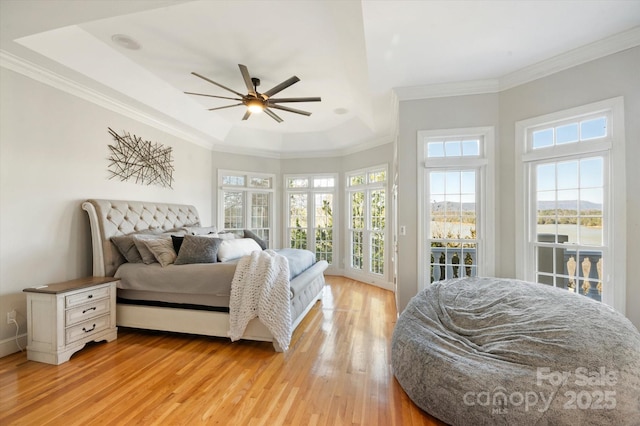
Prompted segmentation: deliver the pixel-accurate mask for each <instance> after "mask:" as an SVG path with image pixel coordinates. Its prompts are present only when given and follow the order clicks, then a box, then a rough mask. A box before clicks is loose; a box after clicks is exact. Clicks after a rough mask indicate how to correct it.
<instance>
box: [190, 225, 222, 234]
mask: <svg viewBox="0 0 640 426" xmlns="http://www.w3.org/2000/svg"><path fill="white" fill-rule="evenodd" d="M181 229H182V230H184V231H185V232H186V233H187V234H190V235H206V234H211V233H214V234H215V233H216V232H218V228H216V227H215V226H185V227H184V228H181Z"/></svg>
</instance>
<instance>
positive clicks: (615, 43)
mask: <svg viewBox="0 0 640 426" xmlns="http://www.w3.org/2000/svg"><path fill="white" fill-rule="evenodd" d="M639 45H640V27H634V28H632V29H630V30H627V31H624V32H621V33H618V34H615V35H613V36H611V37H607V38H604V39H602V40H598V41H595V42H593V43H590V44H587V45H584V46H581V47H578V48H576V49H573V50H570V51H568V52H565V53H562V54H560V55H556V56H554V57H552V58H549V59H546V60H544V61H541V62H538V63H536V64H533V65H530V66H528V67H525V68H522V69H520V70H517V71H514V72H512V73H509V74H506V75H503V76H502V77H500V79H499V81H500V91H503V90H507V89H511V88H513V87H516V86H520V85H522V84H525V83H529V82H531V81H534V80H537V79H539V78H542V77H547V76H549V75H552V74H555V73H557V72H560V71H564V70H566V69H569V68H572V67H575V66H578V65H582V64H584V63H587V62H590V61H594V60H596V59H599V58H603V57H605V56H609V55H613V54H614V53H618V52H621V51H623V50H627V49H631V48H633V47H636V46H639Z"/></svg>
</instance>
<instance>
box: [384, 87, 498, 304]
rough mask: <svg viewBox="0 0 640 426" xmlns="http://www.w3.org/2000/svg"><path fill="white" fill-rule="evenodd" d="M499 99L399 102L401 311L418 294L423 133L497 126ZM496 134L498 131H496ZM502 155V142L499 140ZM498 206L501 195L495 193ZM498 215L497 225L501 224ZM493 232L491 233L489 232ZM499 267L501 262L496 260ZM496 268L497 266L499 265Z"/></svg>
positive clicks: (399, 277)
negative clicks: (402, 231) (420, 141)
mask: <svg viewBox="0 0 640 426" xmlns="http://www.w3.org/2000/svg"><path fill="white" fill-rule="evenodd" d="M498 121H499V120H498V95H497V94H484V95H473V96H457V97H449V98H436V99H425V100H416V101H404V102H400V120H399V124H400V132H399V135H398V163H399V166H398V212H397V214H398V225H399V226H406V235H400V236H398V284H397V289H398V290H397V291H398V294H397V296H396V298H397V300H398V310H399V311H402V310H403V309H404V308H405V306H406V305H407V303H408V302H409V300H410V299H411V298H412V297H413V296H414V295H415V294H416V293H417V291H418V269H417V268H418V257H417V252H418V235H417V234H418V216H417V209H418V205H417V198H418V195H417V184H418V169H417V167H418V166H417V161H418V160H417V158H418V143H417V134H418V131H420V130H436V129H452V128H462V127H483V126H495V127H496V129H497V126H498ZM496 134H497V131H496ZM496 145H497V148H498V149H496V151H499V140H496ZM496 192H497V194H496V203H498V200H499V191H496ZM499 213H500V212H499V211H498V212H496V214H497V216H496V223H500V215H499ZM489 232H491V230H489ZM496 260H497V263H499V259H496ZM496 267H497V265H496Z"/></svg>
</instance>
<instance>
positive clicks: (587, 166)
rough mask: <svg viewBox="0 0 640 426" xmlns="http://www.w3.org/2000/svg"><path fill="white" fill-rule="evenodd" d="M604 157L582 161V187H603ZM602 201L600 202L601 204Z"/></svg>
mask: <svg viewBox="0 0 640 426" xmlns="http://www.w3.org/2000/svg"><path fill="white" fill-rule="evenodd" d="M602 164H603V159H602V157H595V158H585V159H583V160H580V187H581V188H595V187H602V185H603V171H602ZM601 202H602V201H600V203H601Z"/></svg>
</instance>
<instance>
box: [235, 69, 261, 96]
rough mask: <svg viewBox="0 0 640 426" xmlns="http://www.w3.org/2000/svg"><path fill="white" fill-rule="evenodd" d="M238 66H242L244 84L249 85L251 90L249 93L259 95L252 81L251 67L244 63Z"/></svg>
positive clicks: (248, 87) (248, 89) (248, 88)
mask: <svg viewBox="0 0 640 426" xmlns="http://www.w3.org/2000/svg"><path fill="white" fill-rule="evenodd" d="M238 67H240V73H241V74H242V78H243V79H244V84H246V85H247V91H248V92H249V94H251V95H253V96H257V95H256V89H255V88H254V87H253V82H252V81H251V75H250V74H249V69H248V68H247V67H246V65H242V64H238Z"/></svg>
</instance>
